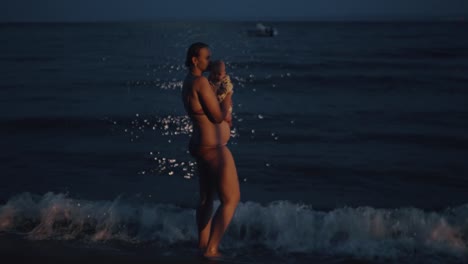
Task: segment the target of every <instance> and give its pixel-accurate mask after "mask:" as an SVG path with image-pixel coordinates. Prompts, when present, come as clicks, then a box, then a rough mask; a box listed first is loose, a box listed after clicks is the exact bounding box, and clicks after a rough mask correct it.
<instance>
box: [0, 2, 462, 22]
mask: <svg viewBox="0 0 468 264" xmlns="http://www.w3.org/2000/svg"><path fill="white" fill-rule="evenodd" d="M434 18H435V19H468V0H236V1H226V0H218V1H214V0H204V1H189V0H168V1H167V0H165V1H158V0H135V1H129V0H127V1H124V0H10V1H2V2H1V3H0V21H2V22H14V21H25V22H30V21H127V20H183V19H187V20H190V19H192V20H193V19H204V20H252V19H253V20H257V19H272V20H275V19H284V20H329V19H330V20H369V19H370V20H379V19H390V20H399V19H434Z"/></svg>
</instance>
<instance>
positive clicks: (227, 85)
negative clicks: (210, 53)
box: [208, 60, 234, 127]
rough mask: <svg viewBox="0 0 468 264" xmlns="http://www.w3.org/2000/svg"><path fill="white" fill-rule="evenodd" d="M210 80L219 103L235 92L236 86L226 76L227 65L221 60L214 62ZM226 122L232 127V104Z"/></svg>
mask: <svg viewBox="0 0 468 264" xmlns="http://www.w3.org/2000/svg"><path fill="white" fill-rule="evenodd" d="M208 80H209V82H210V84H211V87H212V88H213V90H214V91H215V92H216V96H217V97H218V101H219V102H220V103H221V102H222V101H223V100H224V98H225V97H226V94H228V93H229V92H234V91H233V88H234V86H233V85H232V82H231V78H229V75H227V74H226V65H225V64H224V62H223V61H221V60H217V61H214V62H213V63H212V64H211V71H210V75H209V76H208ZM224 121H226V122H227V123H228V124H229V126H230V127H232V102H231V106H230V107H229V112H228V114H227V115H226V118H225V119H224Z"/></svg>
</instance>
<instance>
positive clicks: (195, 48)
mask: <svg viewBox="0 0 468 264" xmlns="http://www.w3.org/2000/svg"><path fill="white" fill-rule="evenodd" d="M203 48H209V46H208V44H205V43H203V42H195V43H193V44H192V45H190V47H189V49H188V50H187V57H186V58H185V66H187V67H188V68H189V67H190V66H193V62H192V57H198V55H200V50H201V49H203Z"/></svg>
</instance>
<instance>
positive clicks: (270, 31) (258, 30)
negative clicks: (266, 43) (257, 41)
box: [247, 23, 278, 37]
mask: <svg viewBox="0 0 468 264" xmlns="http://www.w3.org/2000/svg"><path fill="white" fill-rule="evenodd" d="M247 34H248V35H249V36H251V37H274V36H276V35H278V30H276V28H274V27H269V26H265V25H263V24H262V23H257V25H256V27H255V29H249V30H247Z"/></svg>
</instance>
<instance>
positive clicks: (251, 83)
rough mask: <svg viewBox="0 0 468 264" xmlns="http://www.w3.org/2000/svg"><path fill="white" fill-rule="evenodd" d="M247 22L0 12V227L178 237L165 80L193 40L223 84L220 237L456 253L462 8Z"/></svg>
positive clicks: (460, 220) (186, 237)
mask: <svg viewBox="0 0 468 264" xmlns="http://www.w3.org/2000/svg"><path fill="white" fill-rule="evenodd" d="M254 26H255V25H254V23H201V22H200V23H182V22H180V23H169V22H168V23H74V24H73V23H71V24H0V40H1V41H0V76H1V79H0V107H1V108H0V110H1V111H0V128H1V129H0V137H1V142H2V151H1V152H0V160H1V163H0V164H1V167H0V173H1V174H0V175H1V183H2V184H1V185H0V202H1V203H0V231H2V230H3V232H14V233H20V234H22V235H26V236H27V237H29V238H30V239H49V238H52V239H78V240H80V241H89V243H90V245H95V244H93V243H98V242H101V241H115V240H117V241H123V242H124V243H136V244H137V245H138V243H151V244H154V246H155V247H156V248H163V249H165V250H168V251H169V252H177V251H178V250H181V249H183V248H186V247H187V245H189V246H188V247H190V246H193V245H192V244H195V241H196V228H195V220H194V214H195V211H194V209H193V208H194V207H195V205H196V201H197V198H198V193H197V192H198V190H197V188H198V185H197V183H198V182H197V175H196V173H195V163H194V160H193V159H191V157H190V156H189V154H188V153H187V148H186V145H187V142H188V139H189V135H190V130H191V124H190V121H189V119H188V117H187V116H186V115H185V112H184V109H183V106H182V103H181V100H180V89H181V85H182V80H183V78H184V76H185V74H186V69H185V68H184V66H183V62H184V56H185V52H186V49H187V47H188V46H189V45H190V44H191V43H192V42H195V41H203V42H206V43H208V44H210V46H211V47H212V53H213V57H214V58H217V59H223V60H225V61H226V62H227V71H228V74H230V76H231V78H232V79H233V82H234V89H235V94H234V97H233V100H234V103H235V107H234V129H233V130H232V139H231V141H230V144H229V147H230V149H231V151H232V153H233V155H234V158H235V160H236V164H237V168H238V173H239V180H240V182H241V196H242V203H241V204H240V205H239V208H238V210H237V212H236V215H235V217H234V220H233V222H232V224H231V226H230V228H229V230H228V233H227V234H226V236H225V238H224V240H223V244H222V249H223V250H225V251H227V252H235V253H230V254H233V255H236V254H242V255H245V256H251V257H252V258H254V257H255V256H256V254H260V255H262V256H270V257H271V258H272V259H276V260H278V259H281V262H290V263H302V262H307V260H310V258H312V257H317V256H318V255H325V256H331V257H332V259H333V258H336V259H344V260H346V259H348V258H349V259H351V258H352V259H358V260H371V261H375V262H385V261H394V260H398V261H403V260H405V261H408V263H416V262H420V263H448V262H449V261H455V262H456V261H458V260H460V261H461V260H463V259H464V258H466V257H467V254H468V162H467V157H468V134H467V131H468V122H467V120H468V106H467V101H468V88H467V87H468V35H467V34H466V32H468V23H466V22H437V23H436V22H400V23H390V22H382V23H344V22H326V23H325V22H324V23H319V22H294V23H292V22H291V23H285V22H283V23H275V27H277V29H278V31H279V35H278V36H277V37H275V38H256V37H248V36H247V34H246V31H247V30H248V29H250V28H252V27H254ZM96 241H98V242H96ZM87 243H88V242H87ZM258 252H262V253H258ZM262 258H263V257H262ZM334 263H338V262H334Z"/></svg>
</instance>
